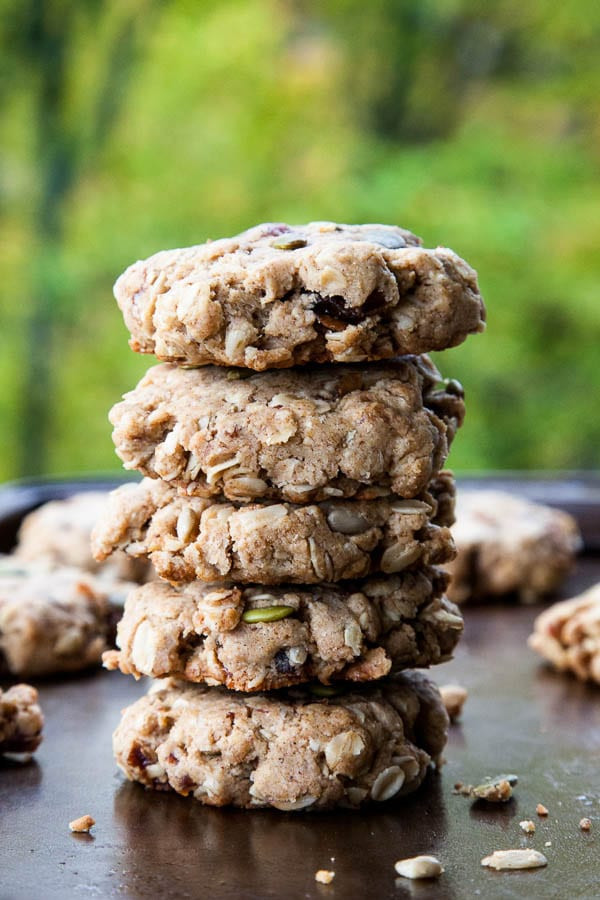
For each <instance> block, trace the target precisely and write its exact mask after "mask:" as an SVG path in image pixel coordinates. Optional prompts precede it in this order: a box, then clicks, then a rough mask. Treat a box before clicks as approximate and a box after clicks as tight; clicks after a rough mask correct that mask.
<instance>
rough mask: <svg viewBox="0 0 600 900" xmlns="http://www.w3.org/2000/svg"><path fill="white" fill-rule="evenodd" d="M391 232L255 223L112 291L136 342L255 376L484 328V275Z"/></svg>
mask: <svg viewBox="0 0 600 900" xmlns="http://www.w3.org/2000/svg"><path fill="white" fill-rule="evenodd" d="M419 244H420V242H419V240H418V238H416V237H415V236H414V235H412V234H410V232H407V231H404V230H402V229H401V228H395V227H393V226H389V225H336V224H334V223H332V222H312V223H310V224H308V225H303V226H299V227H294V228H292V227H291V226H289V225H283V224H265V225H257V226H256V227H255V228H251V229H250V230H249V231H245V232H243V233H242V234H240V235H237V236H236V237H233V238H224V239H222V240H218V241H209V242H207V243H206V244H202V245H200V246H197V247H188V248H186V249H182V250H165V251H162V252H160V253H156V254H155V255H154V256H151V257H150V258H149V259H147V260H144V261H140V262H136V263H134V264H133V265H132V266H130V267H129V268H128V269H127V270H126V272H124V273H123V275H121V277H120V278H119V279H118V280H117V283H116V284H115V297H116V299H117V302H118V304H119V306H120V308H121V311H122V312H123V316H124V318H125V324H126V325H127V327H128V329H129V331H130V332H131V341H130V345H131V347H132V349H133V350H136V351H138V352H140V353H154V354H156V356H157V357H158V358H159V359H162V360H165V361H167V362H177V363H187V364H191V365H206V364H207V363H216V364H217V365H224V366H245V367H248V368H250V369H256V370H263V369H269V368H270V369H274V368H275V369H277V368H287V367H289V366H292V365H299V364H304V363H308V362H316V363H323V362H364V361H366V360H378V359H387V358H389V357H392V356H395V355H397V354H406V353H416V354H419V353H427V352H428V351H430V350H443V349H445V348H446V347H453V346H455V345H456V344H460V343H461V341H463V340H464V339H465V338H466V337H467V335H468V334H470V333H472V332H478V331H482V330H483V328H484V320H485V311H484V307H483V302H482V300H481V296H480V294H479V289H478V286H477V276H476V273H475V272H474V270H473V269H471V267H470V266H468V265H467V263H466V262H464V260H462V259H461V258H460V257H459V256H457V255H456V254H455V253H453V252H452V250H448V249H446V248H443V247H438V248H437V249H436V250H426V249H424V248H423V247H421V246H419Z"/></svg>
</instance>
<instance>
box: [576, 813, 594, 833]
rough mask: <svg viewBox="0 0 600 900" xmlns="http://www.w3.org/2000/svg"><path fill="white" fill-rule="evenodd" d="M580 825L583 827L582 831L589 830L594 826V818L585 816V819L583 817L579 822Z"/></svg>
mask: <svg viewBox="0 0 600 900" xmlns="http://www.w3.org/2000/svg"><path fill="white" fill-rule="evenodd" d="M579 827H580V828H581V830H582V831H589V830H590V828H591V827H592V820H591V819H588V817H587V816H584V817H583V819H581V821H580V823H579Z"/></svg>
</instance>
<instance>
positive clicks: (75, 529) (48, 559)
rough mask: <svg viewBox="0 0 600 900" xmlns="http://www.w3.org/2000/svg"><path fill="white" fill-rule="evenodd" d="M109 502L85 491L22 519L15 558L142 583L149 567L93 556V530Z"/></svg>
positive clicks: (99, 493)
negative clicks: (102, 559) (91, 537)
mask: <svg viewBox="0 0 600 900" xmlns="http://www.w3.org/2000/svg"><path fill="white" fill-rule="evenodd" d="M107 501H108V491H86V492H82V493H80V494H73V495H72V496H71V497H68V498H67V499H66V500H51V501H50V502H49V503H44V504H43V506H40V507H39V508H38V509H36V510H34V512H32V513H29V515H27V516H25V518H24V519H23V522H22V524H21V527H20V529H19V535H18V542H17V546H16V548H15V555H16V556H18V557H19V558H20V559H23V560H26V561H28V562H39V563H43V564H46V565H50V566H73V567H75V568H80V569H85V570H87V571H89V572H94V573H96V574H100V573H102V574H105V575H107V576H109V577H111V578H117V579H123V580H125V581H145V580H146V577H147V575H148V572H149V566H148V565H146V564H144V563H143V562H142V561H141V560H133V559H131V558H130V557H127V556H126V555H125V554H124V553H116V554H115V555H114V556H113V557H111V559H110V560H109V561H107V562H104V563H98V562H96V560H95V559H94V557H93V556H92V549H91V547H90V536H91V533H92V529H93V527H94V525H95V524H96V522H97V521H98V519H99V518H100V515H101V513H102V511H103V510H104V507H105V505H106V503H107Z"/></svg>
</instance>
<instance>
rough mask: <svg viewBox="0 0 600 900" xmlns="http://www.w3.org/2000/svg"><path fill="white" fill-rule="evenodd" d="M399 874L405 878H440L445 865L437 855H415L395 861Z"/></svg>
mask: <svg viewBox="0 0 600 900" xmlns="http://www.w3.org/2000/svg"><path fill="white" fill-rule="evenodd" d="M394 868H395V870H396V872H397V873H398V875H402V877H403V878H439V876H440V875H441V874H442V872H443V871H444V867H443V866H442V864H441V863H440V861H439V859H436V857H435V856H413V857H411V858H410V859H399V860H398V862H396V863H394Z"/></svg>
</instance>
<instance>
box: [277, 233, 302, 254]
mask: <svg viewBox="0 0 600 900" xmlns="http://www.w3.org/2000/svg"><path fill="white" fill-rule="evenodd" d="M307 244H308V241H307V240H305V239H304V238H302V237H299V236H297V235H296V236H294V235H293V234H282V235H281V237H278V238H275V240H274V241H271V247H275V249H276V250H299V249H300V248H301V247H306V245H307Z"/></svg>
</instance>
